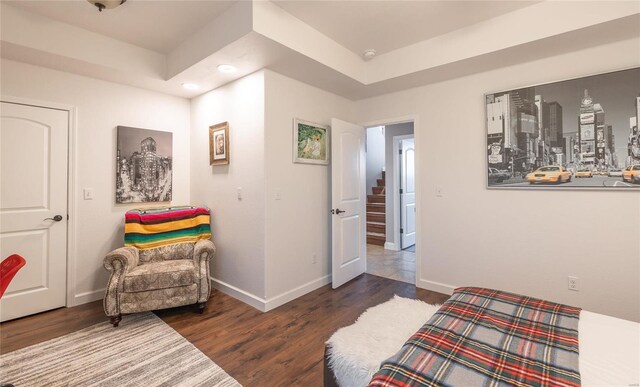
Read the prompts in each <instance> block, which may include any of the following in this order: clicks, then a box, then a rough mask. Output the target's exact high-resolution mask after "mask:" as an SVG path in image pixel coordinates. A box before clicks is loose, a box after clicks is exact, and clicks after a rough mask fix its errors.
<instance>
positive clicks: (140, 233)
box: [124, 207, 211, 250]
mask: <svg viewBox="0 0 640 387" xmlns="http://www.w3.org/2000/svg"><path fill="white" fill-rule="evenodd" d="M210 221H211V216H210V214H209V209H208V208H204V207H168V208H159V209H144V210H131V211H128V212H127V213H126V214H125V225H124V245H125V246H133V247H136V248H138V249H139V250H149V249H155V248H158V247H163V246H169V245H175V244H178V243H195V242H197V241H198V240H200V239H209V238H211V225H210Z"/></svg>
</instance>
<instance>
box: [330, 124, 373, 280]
mask: <svg viewBox="0 0 640 387" xmlns="http://www.w3.org/2000/svg"><path fill="white" fill-rule="evenodd" d="M331 133H332V134H331V208H332V210H331V212H332V215H331V217H332V218H333V220H332V222H331V225H332V230H331V235H332V258H331V263H332V265H331V269H332V281H333V285H332V286H333V288H334V289H335V288H337V287H338V286H341V285H343V284H344V283H346V282H348V281H350V280H351V279H353V278H355V277H357V276H359V275H360V274H362V273H364V272H365V270H366V269H367V252H366V238H367V236H366V233H367V228H366V197H367V196H366V158H365V153H364V146H365V131H364V128H363V127H362V126H358V125H354V124H351V123H348V122H344V121H340V120H337V119H335V118H334V119H332V120H331Z"/></svg>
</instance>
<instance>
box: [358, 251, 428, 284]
mask: <svg viewBox="0 0 640 387" xmlns="http://www.w3.org/2000/svg"><path fill="white" fill-rule="evenodd" d="M367 273H369V274H373V275H377V276H380V277H385V278H391V279H394V280H397V281H402V282H407V283H410V284H415V282H416V254H415V253H413V252H411V251H407V250H404V251H393V250H385V249H384V247H382V246H376V245H367Z"/></svg>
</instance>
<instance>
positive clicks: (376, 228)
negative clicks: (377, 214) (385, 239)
mask: <svg viewBox="0 0 640 387" xmlns="http://www.w3.org/2000/svg"><path fill="white" fill-rule="evenodd" d="M369 232H372V233H379V234H384V233H386V232H387V225H386V224H384V223H376V222H367V233H369Z"/></svg>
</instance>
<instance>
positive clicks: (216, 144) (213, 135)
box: [209, 122, 229, 165]
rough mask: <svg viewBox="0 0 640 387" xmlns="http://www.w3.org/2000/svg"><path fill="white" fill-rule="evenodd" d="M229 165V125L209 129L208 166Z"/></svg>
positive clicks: (213, 126)
mask: <svg viewBox="0 0 640 387" xmlns="http://www.w3.org/2000/svg"><path fill="white" fill-rule="evenodd" d="M225 164H229V123H228V122H222V123H220V124H216V125H212V126H210V127H209V165H225Z"/></svg>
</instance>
